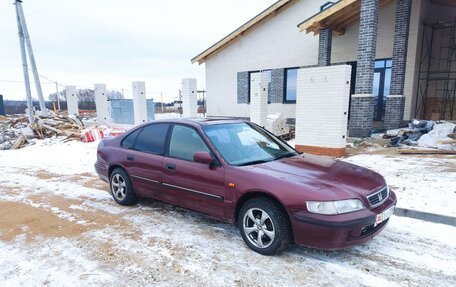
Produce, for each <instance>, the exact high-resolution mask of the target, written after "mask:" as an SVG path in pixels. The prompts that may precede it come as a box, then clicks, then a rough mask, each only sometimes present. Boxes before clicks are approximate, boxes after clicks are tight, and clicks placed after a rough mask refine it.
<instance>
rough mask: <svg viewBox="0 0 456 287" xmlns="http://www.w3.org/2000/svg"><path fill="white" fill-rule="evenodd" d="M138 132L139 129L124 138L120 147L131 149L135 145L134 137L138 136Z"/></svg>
mask: <svg viewBox="0 0 456 287" xmlns="http://www.w3.org/2000/svg"><path fill="white" fill-rule="evenodd" d="M140 131H141V129H137V130H136V131H134V132H132V133H131V134H129V135H128V136H127V137H126V138H124V139H123V141H122V147H123V148H128V149H132V148H133V147H134V145H135V140H136V137H137V136H138V134H139V132H140Z"/></svg>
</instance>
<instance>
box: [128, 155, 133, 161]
mask: <svg viewBox="0 0 456 287" xmlns="http://www.w3.org/2000/svg"><path fill="white" fill-rule="evenodd" d="M127 160H135V157H134V156H132V155H127Z"/></svg>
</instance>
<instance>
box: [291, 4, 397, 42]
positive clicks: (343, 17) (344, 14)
mask: <svg viewBox="0 0 456 287" xmlns="http://www.w3.org/2000/svg"><path fill="white" fill-rule="evenodd" d="M391 1H393V0H380V5H385V4H387V3H389V2H391ZM360 8H361V1H360V0H340V1H338V2H336V3H335V4H334V5H332V6H331V7H329V8H327V9H325V10H323V11H321V12H319V13H317V14H315V15H313V16H312V17H310V18H308V19H306V20H304V21H303V22H301V23H299V24H298V28H299V31H300V32H303V31H305V32H306V33H310V32H313V33H314V35H318V34H319V33H320V29H326V28H329V29H332V30H333V31H334V32H336V33H338V34H340V35H342V34H344V33H345V27H347V26H348V25H349V24H351V23H353V22H354V21H356V20H358V19H359V13H360Z"/></svg>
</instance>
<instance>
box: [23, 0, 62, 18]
mask: <svg viewBox="0 0 456 287" xmlns="http://www.w3.org/2000/svg"><path fill="white" fill-rule="evenodd" d="M66 1H69V0H59V1H55V2H54V3H53V4H51V5H48V6H44V7H42V8H39V9H36V10H34V11H32V12H30V13H28V14H27V15H26V16H31V15H35V14H38V13H41V12H43V11H46V10H48V9H50V8H53V7H55V6H58V5H60V4H62V3H63V2H66Z"/></svg>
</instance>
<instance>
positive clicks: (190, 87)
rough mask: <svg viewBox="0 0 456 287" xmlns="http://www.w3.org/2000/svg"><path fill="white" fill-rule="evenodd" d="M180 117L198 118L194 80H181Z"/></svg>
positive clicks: (196, 91)
mask: <svg viewBox="0 0 456 287" xmlns="http://www.w3.org/2000/svg"><path fill="white" fill-rule="evenodd" d="M181 91H182V109H183V113H182V116H183V117H185V118H188V117H197V116H198V99H197V94H198V90H197V87H196V79H193V78H186V79H182V90H181Z"/></svg>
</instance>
